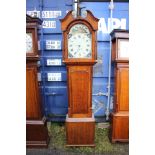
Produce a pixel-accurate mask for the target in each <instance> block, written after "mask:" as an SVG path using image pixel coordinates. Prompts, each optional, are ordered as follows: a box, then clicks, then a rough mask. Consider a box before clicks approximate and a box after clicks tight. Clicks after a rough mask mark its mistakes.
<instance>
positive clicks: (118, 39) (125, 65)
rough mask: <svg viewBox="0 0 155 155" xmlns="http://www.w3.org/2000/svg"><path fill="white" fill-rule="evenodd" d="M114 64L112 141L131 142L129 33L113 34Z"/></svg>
mask: <svg viewBox="0 0 155 155" xmlns="http://www.w3.org/2000/svg"><path fill="white" fill-rule="evenodd" d="M111 39H112V62H113V63H114V82H115V89H114V110H113V113H112V115H111V116H112V117H111V118H112V120H111V123H112V126H111V141H112V142H116V141H120V142H128V141H129V32H128V31H127V30H120V29H115V30H113V31H112V32H111Z"/></svg>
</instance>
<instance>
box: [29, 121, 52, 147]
mask: <svg viewBox="0 0 155 155" xmlns="http://www.w3.org/2000/svg"><path fill="white" fill-rule="evenodd" d="M46 125H47V123H46V120H45V119H42V120H27V121H26V147H27V148H47V147H48V143H49V136H48V130H47V127H46Z"/></svg>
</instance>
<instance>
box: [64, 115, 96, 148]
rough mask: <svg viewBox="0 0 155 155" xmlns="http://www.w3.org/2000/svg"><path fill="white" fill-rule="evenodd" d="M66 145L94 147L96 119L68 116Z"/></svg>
mask: <svg viewBox="0 0 155 155" xmlns="http://www.w3.org/2000/svg"><path fill="white" fill-rule="evenodd" d="M66 136H67V145H66V146H90V147H94V146H95V144H94V138H95V119H94V117H92V118H69V117H68V116H67V117H66Z"/></svg>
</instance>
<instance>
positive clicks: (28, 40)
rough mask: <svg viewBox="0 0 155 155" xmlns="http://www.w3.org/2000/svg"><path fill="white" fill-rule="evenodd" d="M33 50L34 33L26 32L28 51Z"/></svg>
mask: <svg viewBox="0 0 155 155" xmlns="http://www.w3.org/2000/svg"><path fill="white" fill-rule="evenodd" d="M32 52H33V41H32V33H26V53H32Z"/></svg>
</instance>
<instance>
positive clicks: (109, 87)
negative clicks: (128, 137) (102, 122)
mask: <svg viewBox="0 0 155 155" xmlns="http://www.w3.org/2000/svg"><path fill="white" fill-rule="evenodd" d="M109 9H110V30H109V33H110V32H111V31H112V29H113V27H112V18H113V9H114V3H113V0H111V2H110V4H109ZM111 46H112V42H111V36H110V53H109V75H108V86H107V88H108V100H107V107H106V112H105V113H106V120H109V114H110V112H109V108H110V90H111Z"/></svg>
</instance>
